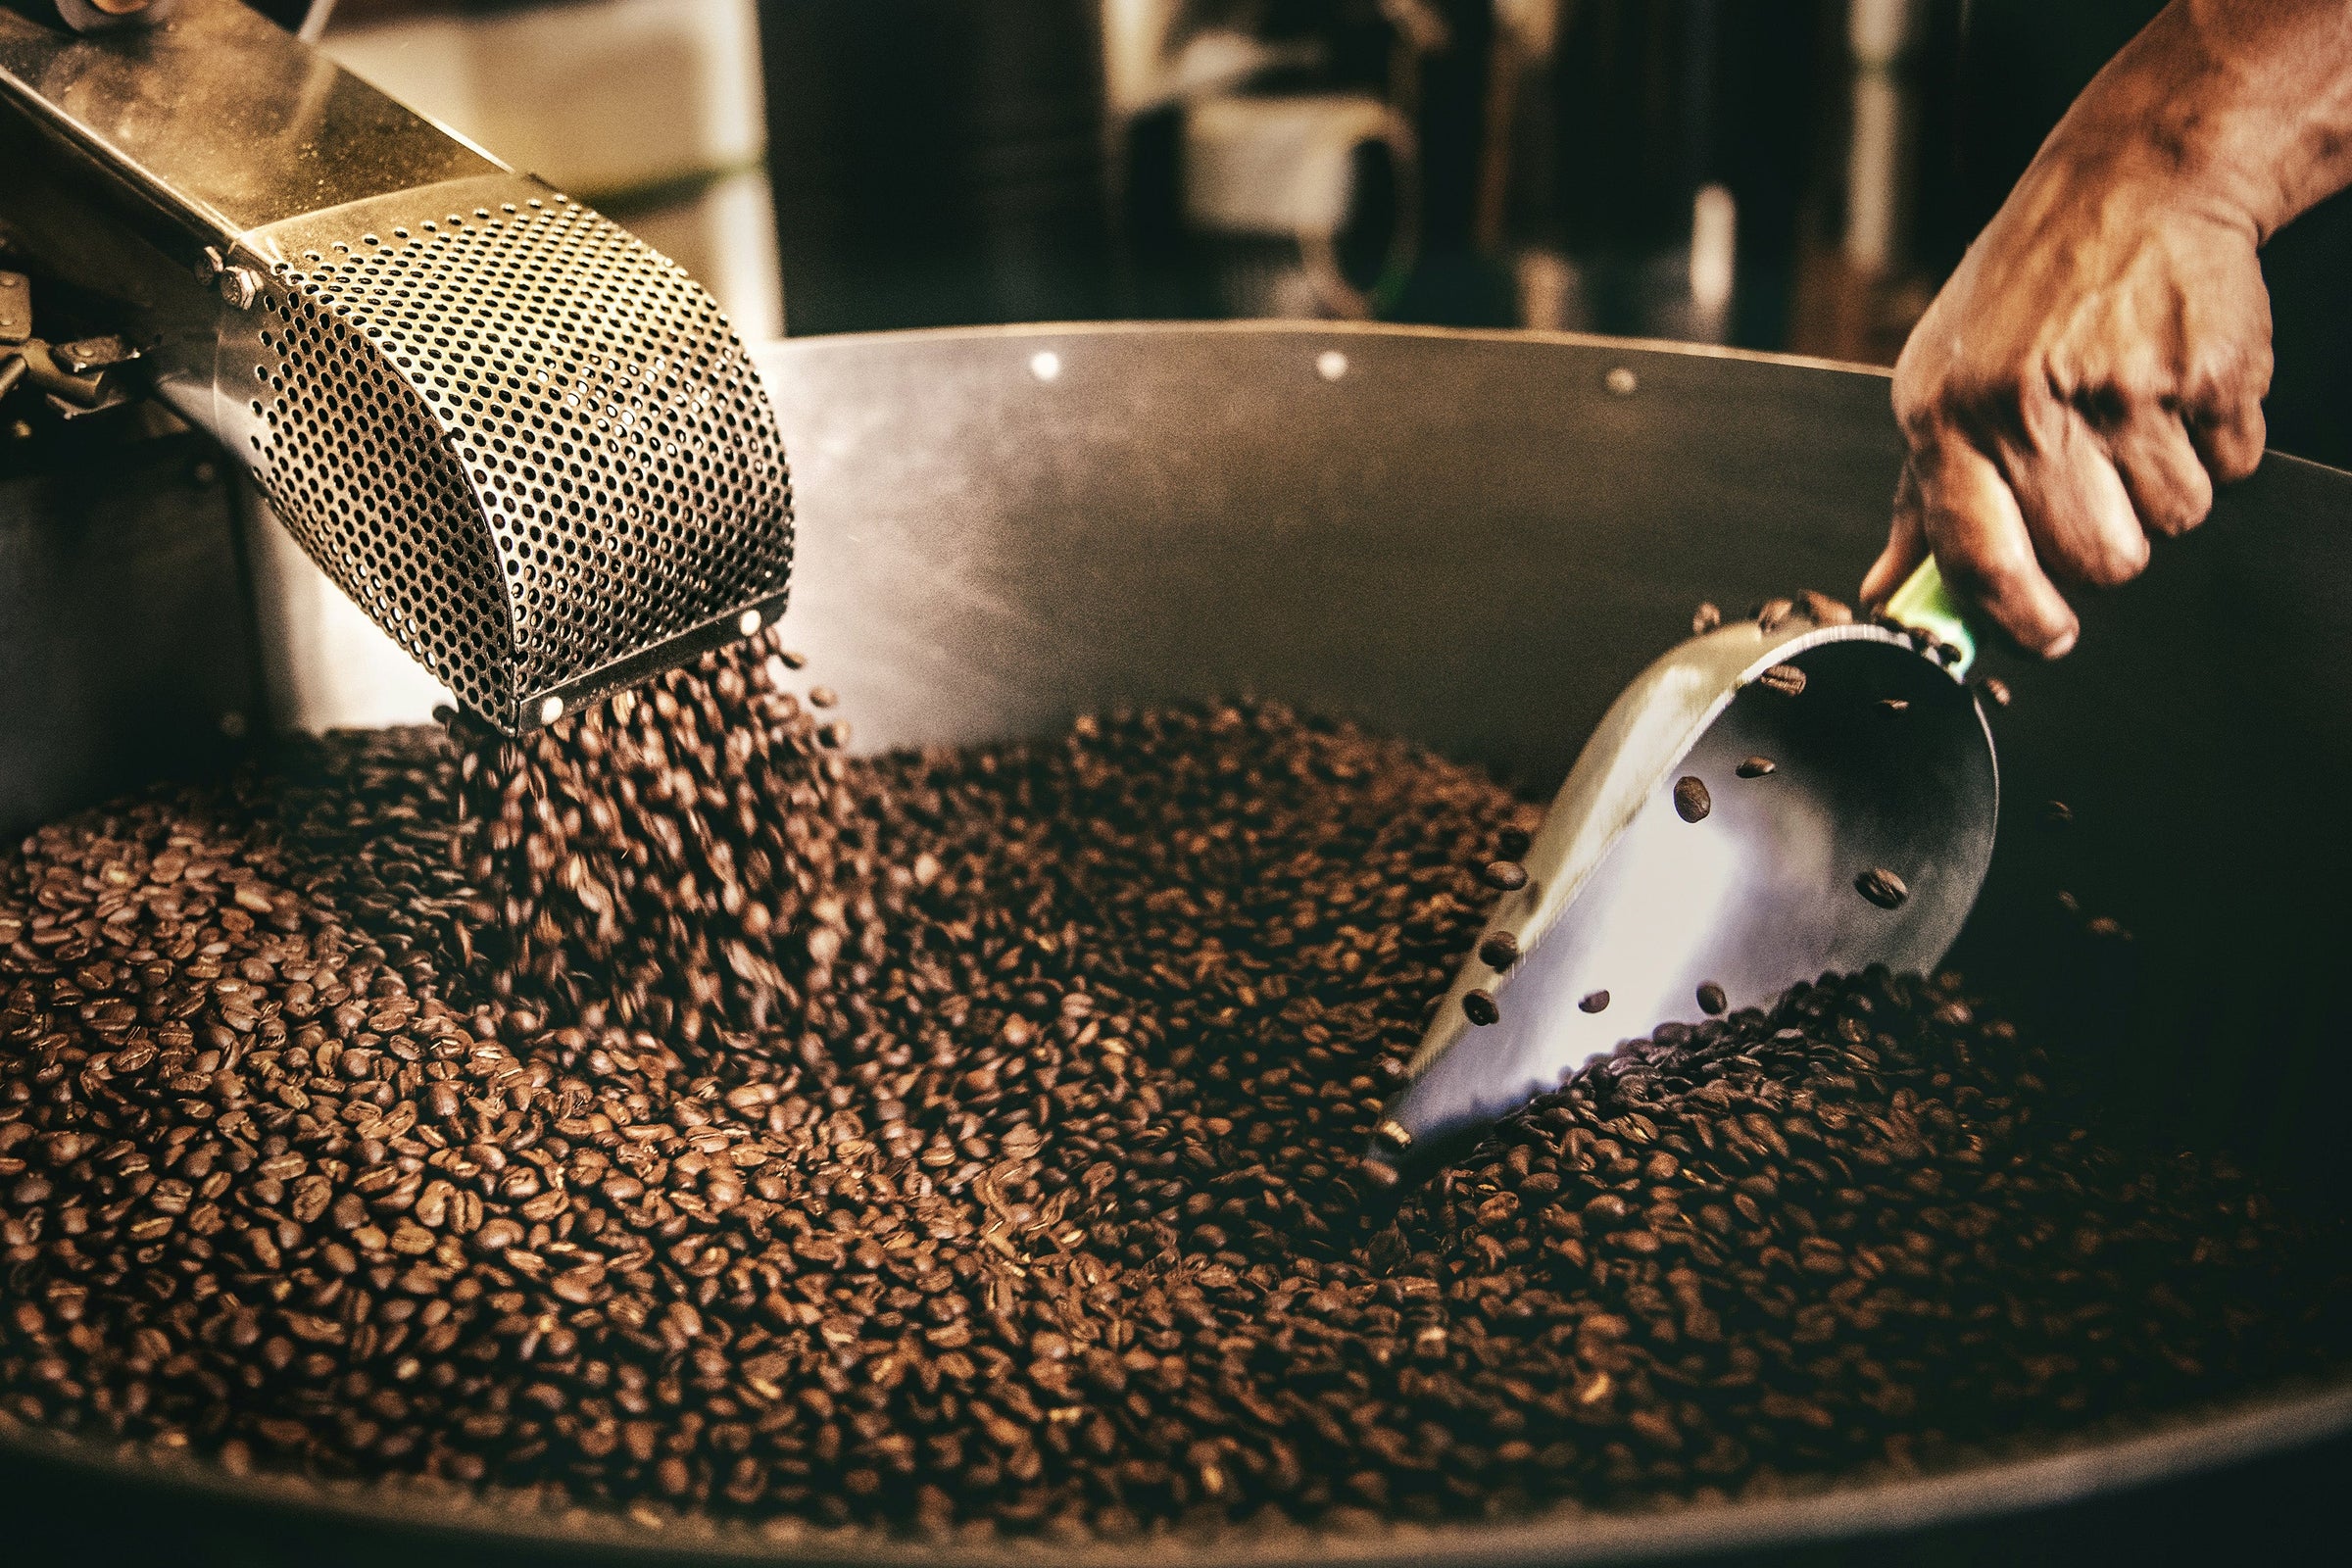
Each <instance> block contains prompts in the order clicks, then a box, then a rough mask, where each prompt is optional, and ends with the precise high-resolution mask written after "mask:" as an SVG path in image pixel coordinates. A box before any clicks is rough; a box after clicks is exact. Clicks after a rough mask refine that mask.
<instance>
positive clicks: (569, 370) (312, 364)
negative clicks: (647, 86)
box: [219, 176, 792, 729]
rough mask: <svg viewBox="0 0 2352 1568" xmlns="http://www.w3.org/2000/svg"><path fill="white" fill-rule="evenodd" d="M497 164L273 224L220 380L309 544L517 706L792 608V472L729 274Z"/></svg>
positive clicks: (409, 644) (565, 701)
mask: <svg viewBox="0 0 2352 1568" xmlns="http://www.w3.org/2000/svg"><path fill="white" fill-rule="evenodd" d="M484 183H485V182H467V186H466V187H444V188H443V189H442V190H441V191H440V192H439V193H438V194H439V195H440V196H441V197H443V198H444V199H442V200H440V201H438V202H435V201H434V200H433V198H434V197H435V195H436V192H434V191H422V192H417V193H413V194H412V195H410V196H408V197H406V198H403V199H400V200H399V201H398V202H396V203H394V202H385V201H374V202H368V203H362V204H356V205H355V206H353V207H350V208H345V209H341V210H339V211H338V212H335V213H329V214H322V215H319V216H317V217H314V218H309V219H306V220H303V221H300V223H299V224H298V225H285V226H284V227H283V228H281V229H280V230H279V231H276V232H273V233H269V234H265V235H256V236H248V241H249V243H251V244H254V245H255V246H256V248H257V249H259V250H261V252H262V254H263V255H264V257H265V258H266V259H267V260H268V262H269V264H270V266H269V271H268V273H267V274H266V275H267V281H266V283H265V285H264V289H263V295H262V298H261V299H260V300H259V301H258V302H257V308H256V309H254V310H252V311H249V312H246V313H243V314H242V315H241V316H239V317H238V318H237V324H236V325H235V326H234V327H233V328H231V329H230V330H228V331H225V332H224V334H223V338H222V343H221V362H220V372H219V374H220V381H219V396H220V398H221V400H222V401H223V403H226V402H228V400H232V399H242V401H243V403H244V408H243V409H239V410H233V411H232V410H231V409H228V408H223V409H222V410H221V413H222V416H223V422H225V423H236V422H241V421H240V420H239V418H238V416H239V415H246V416H249V418H250V431H249V433H248V435H247V437H246V440H247V442H248V443H249V445H250V448H251V461H252V463H253V466H254V470H255V473H256V475H257V476H258V477H259V479H260V481H261V483H262V486H263V488H264V489H265V490H266V492H267V493H268V494H269V496H270V501H271V503H272V505H273V506H274V507H275V508H276V510H277V512H278V515H279V516H280V518H281V519H282V520H283V521H284V523H285V524H286V526H287V527H288V528H289V529H290V530H291V531H292V532H293V534H294V535H295V537H296V538H297V539H299V540H300V541H301V542H302V544H303V546H304V548H305V549H306V550H307V551H308V552H309V553H310V555H311V557H312V558H313V559H314V560H315V561H317V562H318V563H319V565H320V566H321V567H322V568H323V569H324V570H325V571H326V572H327V574H328V575H329V576H331V577H332V578H334V580H335V581H336V582H337V583H338V584H340V585H341V586H342V587H343V589H344V590H345V591H346V592H347V593H349V594H350V595H351V597H352V598H353V599H354V600H355V601H356V602H358V603H359V604H360V606H361V607H362V608H364V609H365V610H366V611H367V612H368V614H369V615H371V616H372V617H373V618H374V619H375V621H376V622H377V624H379V625H381V626H382V627H383V628H384V630H386V631H387V632H389V633H390V634H391V635H392V636H393V637H394V638H395V639H397V640H398V641H399V642H400V643H401V645H402V646H403V647H405V648H407V649H408V650H409V652H410V653H411V654H413V655H414V656H415V657H416V658H417V660H418V661H420V662H422V663H423V664H424V665H425V666H426V667H427V668H428V669H430V670H431V671H432V672H433V673H434V674H435V675H437V676H438V677H440V679H441V680H442V681H444V682H445V683H446V684H447V685H448V686H449V688H450V689H451V691H452V692H454V693H455V694H456V695H457V697H458V698H459V700H460V701H462V702H464V703H465V704H466V706H467V707H469V708H472V709H475V710H476V711H480V712H481V713H483V714H484V715H485V716H487V717H489V718H492V719H493V720H495V721H497V722H499V723H501V724H503V725H505V726H506V727H508V728H510V729H514V728H520V727H526V726H528V725H531V724H535V723H539V722H543V721H545V720H546V719H548V718H550V717H552V716H554V715H555V714H556V713H558V712H561V711H563V709H564V707H565V706H577V704H578V703H579V702H582V701H585V700H587V699H588V698H589V697H592V696H594V695H597V694H598V693H599V692H601V691H603V690H607V689H610V688H612V687H613V686H616V685H619V684H622V683H624V682H625V681H627V680H630V679H633V678H636V677H637V676H638V675H641V674H644V673H649V672H651V670H653V669H654V668H658V667H660V666H662V665H663V664H666V663H672V662H677V660H678V659H679V658H680V657H682V656H683V655H684V654H685V653H687V652H690V651H691V649H689V648H685V647H681V646H679V640H680V639H688V640H689V641H691V642H697V643H709V642H716V641H720V640H723V639H724V638H727V637H732V636H734V635H737V634H738V632H739V631H740V630H741V629H743V627H744V626H745V625H747V624H756V623H757V617H760V616H762V615H772V614H773V613H775V611H776V610H777V609H778V608H780V600H781V597H782V595H783V594H784V591H785V587H786V583H787V581H788V579H789V576H790V572H791V566H792V510H791V489H790V484H789V480H788V477H787V473H786V468H785V461H784V454H783V451H782V449H781V446H780V443H779V442H778V439H777V436H776V431H775V422H774V418H773V416H772V415H771V413H770V411H769V409H768V404H767V399H766V397H765V395H764V394H763V393H762V392H761V390H760V384H759V380H758V378H757V376H756V375H755V373H754V371H753V369H752V367H751V363H750V361H749V359H748V358H747V357H746V356H745V354H744V350H743V346H742V344H741V343H740V342H739V341H738V340H737V339H736V337H735V335H734V333H733V331H732V330H731V329H730V328H729V326H728V324H727V320H726V318H725V316H724V315H722V314H721V313H720V311H719V309H718V307H717V305H716V303H715V302H714V301H712V300H711V297H710V296H709V295H708V294H706V293H704V292H703V290H702V289H701V288H699V287H697V286H696V284H695V283H694V282H693V280H692V279H690V278H689V277H688V276H687V275H686V274H685V273H684V272H683V271H681V270H679V269H678V268H677V267H676V266H675V265H673V264H672V263H670V262H669V261H668V260H667V259H665V258H663V257H662V256H661V255H660V254H659V253H657V252H656V251H654V250H652V249H651V248H649V247H648V246H646V245H645V244H644V243H642V242H641V241H639V240H638V239H636V238H635V237H634V236H632V235H630V234H629V233H628V232H627V231H625V230H623V229H621V228H620V227H618V226H617V225H615V224H613V223H612V222H610V221H607V220H605V219H604V218H602V217H600V216H599V215H598V214H596V213H594V212H592V211H590V210H589V209H588V208H586V207H583V206H581V205H580V204H579V203H577V202H573V201H570V200H567V199H566V198H564V197H563V196H561V195H558V194H557V193H555V192H553V191H551V190H548V189H547V188H546V187H544V186H541V185H539V184H537V182H535V181H527V180H525V179H522V178H520V177H518V176H507V177H506V178H505V179H502V180H498V181H496V182H495V185H496V186H497V187H498V188H496V189H490V190H485V189H483V188H481V187H482V185H483V184H484ZM501 196H503V197H505V198H506V199H503V200H498V199H492V198H494V197H501ZM459 197H463V198H464V199H465V204H463V205H461V204H460V203H459V202H458V201H456V200H453V199H452V198H459ZM427 203H431V205H426V204H427ZM297 247H299V248H297ZM747 613H750V614H751V615H752V616H754V617H755V618H754V619H753V620H751V621H747V620H746V618H745V617H746V615H747ZM551 698H552V699H554V701H553V702H551V701H550V699H551Z"/></svg>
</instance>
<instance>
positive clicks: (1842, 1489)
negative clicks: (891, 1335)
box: [0, 1377, 2352, 1568]
mask: <svg viewBox="0 0 2352 1568" xmlns="http://www.w3.org/2000/svg"><path fill="white" fill-rule="evenodd" d="M2346 1432H2352V1377H2346V1378H2343V1379H2339V1380H2338V1381H2336V1382H2335V1383H2333V1384H2331V1385H2329V1386H2327V1387H2324V1388H2320V1389H2317V1390H2312V1391H2306V1392H2300V1393H2295V1394H2289V1395H2278V1396H2273V1397H2266V1398H2260V1399H2256V1400H2253V1401H2251V1402H2247V1403H2243V1404H2237V1405H2231V1406H2227V1407H2224V1408H2222V1409H2220V1410H2219V1411H2218V1412H2216V1413H2212V1414H2207V1415H2202V1416H2200V1415H2196V1414H2193V1413H2192V1414H2183V1415H2178V1416H2175V1417H2174V1418H2173V1419H2172V1420H2171V1422H2170V1423H2168V1424H2166V1425H2164V1426H2160V1427H2158V1428H2157V1429H2156V1430H2153V1431H2150V1432H2147V1433H2144V1434H2142V1435H2140V1436H2137V1437H2131V1438H2122V1439H2115V1440H2110V1441H2107V1442H2097V1441H2093V1442H2089V1443H2084V1444H2081V1445H2079V1446H2072V1447H2066V1446H2060V1447H2059V1448H2057V1449H2056V1451H2052V1452H2048V1453H2043V1454H2036V1455H2034V1456H2033V1457H2031V1458H2019V1459H2008V1460H1992V1461H1987V1462H1985V1463H1981V1464H1975V1465H1970V1466H1966V1467H1964V1468H1962V1469H1959V1470H1955V1471H1953V1472H1951V1473H1949V1474H1945V1475H1936V1476H1928V1477H1921V1478H1918V1479H1913V1480H1905V1481H1893V1482H1878V1483H1865V1484H1848V1485H1839V1484H1837V1483H1829V1484H1827V1485H1826V1490H1824V1491H1822V1492H1819V1493H1817V1494H1814V1495H1805V1496H1794V1497H1784V1498H1775V1499H1771V1500H1768V1501H1757V1502H1728V1503H1720V1504H1702V1505H1692V1506H1691V1507H1688V1508H1682V1509H1673V1508H1668V1509H1661V1510H1659V1511H1656V1512H1639V1511H1628V1512H1622V1513H1606V1512H1565V1511H1563V1512H1558V1513H1553V1514H1548V1515H1539V1516H1536V1517H1533V1518H1530V1519H1526V1520H1522V1521H1517V1522H1513V1523H1507V1524H1484V1523H1468V1524H1454V1525H1411V1524H1399V1525H1397V1526H1396V1527H1395V1528H1393V1529H1391V1530H1388V1531H1385V1532H1381V1533H1378V1534H1367V1535H1342V1534H1329V1533H1318V1532H1315V1531H1312V1530H1309V1529H1305V1528H1299V1529H1294V1530H1281V1531H1271V1530H1268V1531H1260V1530H1256V1529H1253V1528H1251V1527H1250V1526H1247V1525H1237V1526H1233V1527H1231V1528H1229V1529H1225V1530H1220V1531H1216V1532H1209V1533H1203V1534H1201V1535H1198V1536H1191V1535H1181V1534H1180V1535H1176V1536H1172V1537H1170V1536H1155V1537H1148V1538H1142V1539H1137V1540H1132V1541H1117V1542H1102V1543H1096V1544H1085V1545H1077V1546H1064V1545H1060V1544H1045V1543H1041V1542H1039V1541H1035V1540H1031V1539H1028V1538H1020V1539H1014V1540H1001V1541H995V1542H990V1543H986V1544H956V1543H947V1544H932V1543H926V1542H922V1541H917V1540H909V1539H904V1538H898V1537H891V1536H886V1535H883V1534H881V1533H879V1532H859V1531H828V1530H825V1529H822V1528H821V1527H814V1526H810V1527H807V1528H806V1529H805V1531H803V1532H800V1533H796V1534H793V1535H783V1536H778V1535H770V1534H766V1533H763V1532H762V1530H761V1528H760V1527H759V1526H757V1525H752V1524H743V1523H734V1522H712V1521H707V1520H697V1519H691V1518H689V1519H681V1520H676V1521H672V1522H670V1523H668V1524H665V1525H663V1526H662V1527H661V1528H654V1527H651V1526H648V1525H646V1524H643V1523H641V1522H639V1521H637V1520H635V1519H633V1518H631V1517H629V1516H627V1515H625V1514H622V1513H619V1512H617V1511H603V1510H592V1509H586V1508H583V1509H580V1510H577V1511H573V1512H569V1513H548V1514H539V1513H535V1512H531V1511H524V1510H519V1509H516V1508H514V1507H512V1506H502V1505H501V1503H500V1502H499V1500H498V1499H497V1498H496V1497H495V1496H491V1497H483V1498H472V1497H466V1496H463V1495H445V1494H439V1493H426V1492H423V1491H419V1490H413V1489H410V1488H407V1487H403V1486H400V1485H397V1484H388V1485H383V1486H374V1485H368V1484H364V1483H363V1484H355V1485H352V1486H350V1487H349V1488H348V1489H335V1488H328V1487H321V1486H319V1485H317V1484H314V1483H311V1482H306V1481H302V1480H299V1479H296V1478H293V1477H277V1476H231V1475H228V1474H227V1473H226V1472H223V1471H220V1470H217V1469H214V1468H212V1467H211V1466H209V1465H205V1464H200V1463H197V1462H194V1461H191V1462H189V1463H187V1464H184V1465H183V1464H173V1463H169V1462H165V1461H162V1460H159V1459H155V1458H151V1457H146V1456H137V1457H124V1456H122V1455H119V1454H110V1453H106V1452H102V1451H100V1450H99V1449H98V1448H97V1447H96V1446H94V1445H91V1444H89V1443H86V1442H82V1441H80V1440H75V1439H68V1438H57V1437H45V1436H39V1435H34V1434H29V1433H25V1432H19V1433H15V1434H9V1435H6V1436H0V1452H7V1453H14V1454H16V1455H19V1456H21V1457H25V1458H30V1459H39V1460H45V1461H48V1462H50V1463H53V1464H64V1465H67V1466H70V1467H72V1468H73V1469H75V1470H77V1471H81V1472H83V1473H85V1474H89V1475H93V1476H97V1477H101V1478H104V1479H107V1480H109V1481H116V1482H122V1481H130V1482H136V1483H139V1484H143V1485H145V1486H148V1487H151V1488H153V1489H155V1490H156V1491H157V1492H159V1493H178V1494H182V1495H186V1494H195V1495H201V1496H203V1497H205V1498H207V1499H209V1500H213V1501H228V1502H242V1503H250V1504H253V1505H256V1506H260V1507H265V1508H269V1509H271V1510H274V1511H277V1512H279V1513H281V1514H285V1515H292V1516H295V1517H298V1518H303V1519H307V1520H310V1521H312V1522H316V1523H319V1524H337V1523H342V1524H351V1525H360V1526H373V1527H376V1528H379V1529H380V1528H385V1527H389V1528H391V1529H393V1530H396V1531H399V1532H402V1533H407V1534H412V1535H416V1536H419V1537H426V1538H431V1537H439V1538H442V1539H443V1540H447V1541H451V1542H453V1544H454V1543H459V1542H462V1543H465V1544H469V1545H476V1546H496V1545H501V1544H507V1545H512V1546H515V1547H516V1548H530V1549H535V1550H546V1549H549V1548H555V1547H562V1548H568V1549H571V1550H575V1551H580V1552H582V1553H584V1554H586V1555H588V1556H591V1557H593V1558H595V1559H597V1560H601V1561H609V1562H615V1563H632V1562H633V1563H649V1564H650V1563H658V1562H663V1561H674V1560H678V1559H681V1558H694V1559H698V1560H706V1561H711V1562H724V1563H743V1564H760V1563H773V1564H794V1565H807V1564H819V1563H840V1564H844V1565H853V1568H881V1565H884V1564H893V1563H906V1562H920V1563H926V1564H935V1565H938V1568H962V1565H967V1564H968V1565H971V1568H1009V1565H1012V1564H1022V1565H1026V1568H1036V1564H1038V1563H1039V1562H1040V1561H1041V1560H1043V1561H1046V1562H1050V1563H1054V1564H1067V1565H1069V1568H1097V1565H1100V1568H1144V1565H1147V1564H1150V1565H1153V1568H1164V1564H1165V1562H1166V1560H1167V1557H1168V1554H1169V1552H1170V1551H1171V1550H1174V1551H1177V1552H1180V1553H1188V1552H1191V1551H1209V1550H1213V1552H1214V1554H1215V1556H1216V1558H1217V1559H1218V1561H1220V1562H1222V1563H1230V1564H1234V1565H1237V1568H1281V1565H1288V1564H1310V1563H1312V1564H1323V1563H1330V1564H1347V1565H1348V1568H1427V1565H1428V1564H1429V1563H1431V1562H1432V1561H1433V1560H1443V1561H1446V1562H1450V1563H1456V1564H1463V1565H1477V1568H1547V1565H1557V1564H1600V1563H1639V1562H1650V1561H1656V1560H1658V1559H1661V1558H1667V1557H1674V1556H1680V1555H1696V1554H1702V1553H1707V1552H1715V1551H1725V1550H1732V1549H1747V1550H1752V1549H1757V1548H1762V1547H1773V1546H1789V1545H1802V1544H1822V1543H1830V1542H1839V1541H1852V1540H1860V1539H1867V1538H1870V1537H1874V1536H1893V1535H1899V1534H1901V1533H1903V1532H1905V1531H1911V1530H1919V1529H1925V1528H1931V1527H1934V1526H1937V1525H1944V1524H1955V1523H1962V1522H1967V1521H1972V1520H1981V1519H1985V1518H1990V1517H1993V1516H1995V1515H2001V1514H2013V1513H2022V1512H2026V1511H2028V1510H2033V1509H2038V1508H2047V1507H2052V1506H2056V1505H2061V1504H2065V1503H2071V1502H2077V1501H2082V1500H2085V1499H2088V1498H2093V1497H2097V1496H2102V1495H2113V1494H2117V1493H2122V1492H2127V1491H2130V1490H2131V1489H2133V1488H2136V1487H2141V1486H2146V1485H2149V1484H2151V1483H2156V1482H2163V1481H2168V1480H2173V1479H2176V1478H2179V1477H2183V1476H2188V1475H2192V1474H2195V1473H2198V1472H2200V1471H2206V1470H2213V1469H2219V1468H2222V1467H2224V1466H2227V1465H2230V1464H2236V1463H2241V1462H2244V1461H2247V1460H2253V1459H2259V1458H2263V1457H2265V1456H2267V1455H2271V1454H2277V1453H2280V1452H2284V1451H2286V1450H2289V1449H2292V1448H2297V1447H2303V1446H2309V1445H2311V1444H2314V1443H2318V1442H2321V1441H2323V1440H2325V1439H2327V1438H2332V1437H2336V1436H2340V1435H2342V1434H2344V1433H2346Z"/></svg>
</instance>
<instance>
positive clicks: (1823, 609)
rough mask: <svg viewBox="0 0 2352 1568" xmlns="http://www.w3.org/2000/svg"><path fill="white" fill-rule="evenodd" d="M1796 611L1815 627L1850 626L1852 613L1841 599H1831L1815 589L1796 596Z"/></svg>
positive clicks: (1809, 589) (1849, 607)
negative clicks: (1802, 613) (1800, 612)
mask: <svg viewBox="0 0 2352 1568" xmlns="http://www.w3.org/2000/svg"><path fill="white" fill-rule="evenodd" d="M1796 605H1797V609H1799V610H1801V611H1802V612H1804V615H1805V618H1806V619H1807V620H1809V621H1811V622H1812V623H1813V624H1814V625H1816V626H1850V625H1852V624H1853V623H1854V611H1853V607H1852V606H1851V605H1848V604H1847V603H1846V602H1845V601H1844V600H1842V599H1833V598H1831V597H1830V596H1829V595H1828V594H1825V593H1823V592H1821V591H1820V590H1819V589H1817V588H1808V589H1806V590H1805V591H1804V592H1803V593H1800V594H1798V595H1797V596H1796Z"/></svg>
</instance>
